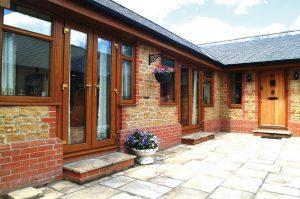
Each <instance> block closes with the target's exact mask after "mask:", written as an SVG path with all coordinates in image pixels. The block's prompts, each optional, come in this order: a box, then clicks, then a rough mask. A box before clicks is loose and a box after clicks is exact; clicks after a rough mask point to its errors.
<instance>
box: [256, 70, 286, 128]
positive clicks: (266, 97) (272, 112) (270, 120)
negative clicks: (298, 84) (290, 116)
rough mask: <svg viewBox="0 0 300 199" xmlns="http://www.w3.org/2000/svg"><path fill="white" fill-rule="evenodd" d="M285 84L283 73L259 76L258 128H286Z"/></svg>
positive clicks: (269, 73)
mask: <svg viewBox="0 0 300 199" xmlns="http://www.w3.org/2000/svg"><path fill="white" fill-rule="evenodd" d="M285 85H286V83H285V72H284V71H264V72H261V74H260V101H261V103H260V126H266V127H285V126H286V89H285V88H286V86H285Z"/></svg>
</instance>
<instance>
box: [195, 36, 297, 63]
mask: <svg viewBox="0 0 300 199" xmlns="http://www.w3.org/2000/svg"><path fill="white" fill-rule="evenodd" d="M199 46H201V47H202V49H204V50H205V51H206V52H207V53H209V54H210V55H211V56H212V57H213V58H214V59H216V60H218V61H219V62H221V63H223V64H224V65H235V64H245V63H257V62H271V61H272V62H274V61H282V60H295V59H300V31H289V32H283V33H277V34H269V35H261V36H255V37H248V38H243V39H235V40H230V41H223V42H213V43H208V44H202V45H201V44H200V45H199Z"/></svg>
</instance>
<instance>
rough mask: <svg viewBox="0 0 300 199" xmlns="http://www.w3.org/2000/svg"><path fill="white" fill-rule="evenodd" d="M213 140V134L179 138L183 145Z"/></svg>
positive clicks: (190, 135) (200, 133)
mask: <svg viewBox="0 0 300 199" xmlns="http://www.w3.org/2000/svg"><path fill="white" fill-rule="evenodd" d="M214 138H215V134H214V133H207V132H197V133H193V134H189V135H185V136H183V137H182V138H181V142H182V143H183V144H189V145H195V144H199V143H201V142H205V141H208V140H211V139H214Z"/></svg>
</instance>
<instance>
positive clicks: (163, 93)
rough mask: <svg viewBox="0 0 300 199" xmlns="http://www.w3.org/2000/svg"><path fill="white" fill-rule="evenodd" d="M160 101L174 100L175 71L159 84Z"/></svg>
mask: <svg viewBox="0 0 300 199" xmlns="http://www.w3.org/2000/svg"><path fill="white" fill-rule="evenodd" d="M160 100H161V102H175V73H171V80H170V81H169V82H166V83H161V84H160Z"/></svg>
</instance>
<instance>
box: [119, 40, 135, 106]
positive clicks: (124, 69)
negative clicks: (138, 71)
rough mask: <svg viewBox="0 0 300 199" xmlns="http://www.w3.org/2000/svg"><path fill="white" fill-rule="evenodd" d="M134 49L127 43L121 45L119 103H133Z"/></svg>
mask: <svg viewBox="0 0 300 199" xmlns="http://www.w3.org/2000/svg"><path fill="white" fill-rule="evenodd" d="M134 81H135V50H134V47H133V46H132V45H130V44H127V43H122V46H121V103H122V104H133V103H134V95H135V94H134V90H135V88H134V87H135V85H134Z"/></svg>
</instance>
